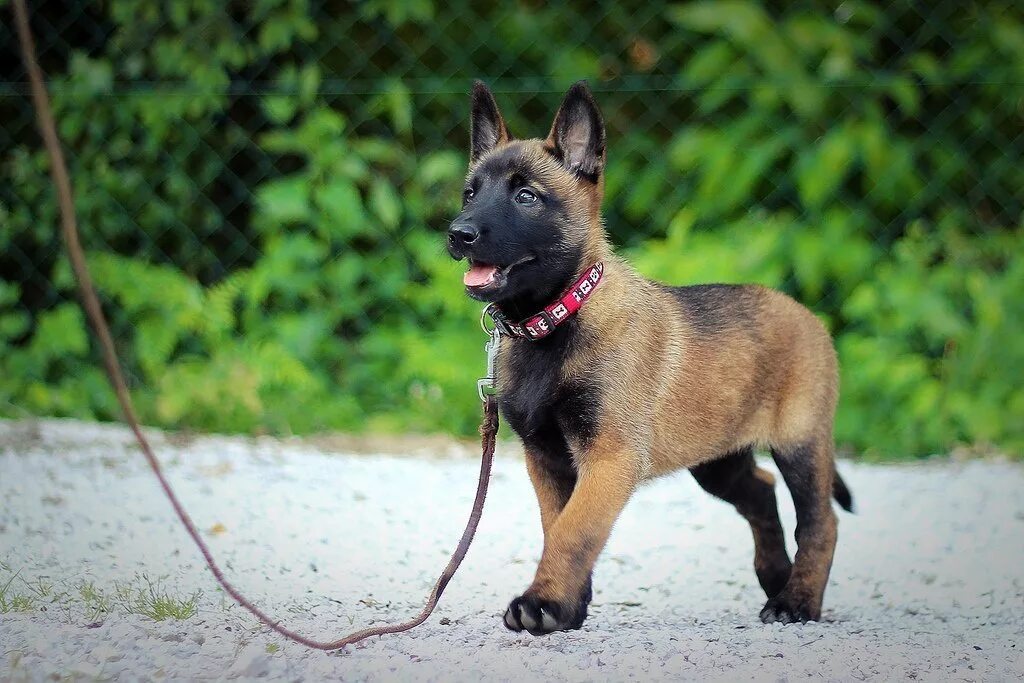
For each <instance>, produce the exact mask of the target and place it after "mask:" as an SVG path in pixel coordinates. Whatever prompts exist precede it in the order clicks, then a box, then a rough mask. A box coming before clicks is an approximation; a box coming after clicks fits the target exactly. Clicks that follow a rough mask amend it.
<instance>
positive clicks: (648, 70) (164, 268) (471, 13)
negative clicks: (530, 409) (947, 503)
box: [0, 0, 1024, 456]
mask: <svg viewBox="0 0 1024 683" xmlns="http://www.w3.org/2000/svg"><path fill="white" fill-rule="evenodd" d="M31 4H32V8H31V11H32V13H33V14H32V24H33V29H34V31H35V33H36V37H37V41H38V43H39V45H38V49H39V52H40V61H41V64H42V66H43V68H44V70H45V71H46V72H47V74H48V76H49V78H50V81H51V82H50V88H51V94H52V96H53V99H54V103H55V109H56V114H57V116H58V119H59V123H60V129H61V135H62V137H63V141H64V144H65V147H66V150H67V153H68V157H69V163H70V165H71V170H72V174H73V178H74V185H75V191H76V206H77V210H78V212H79V219H80V224H81V229H82V231H83V233H84V240H85V246H86V248H87V249H88V251H89V258H90V264H91V266H92V268H93V269H94V271H95V276H96V279H97V284H98V285H99V287H100V290H101V296H102V297H103V298H104V302H105V305H106V306H107V311H108V314H109V315H110V317H111V318H112V322H113V324H114V328H115V332H116V334H117V337H118V344H119V346H120V351H121V353H122V356H123V358H124V359H125V361H126V364H127V365H128V370H129V374H130V376H131V377H132V380H133V391H134V393H135V398H136V400H137V401H138V402H139V404H140V411H141V413H142V416H143V417H144V419H145V420H147V421H148V422H149V423H152V424H157V425H162V426H167V427H172V428H194V429H212V430H220V431H244V432H256V433H260V432H272V433H293V432H300V433H303V432H311V431H320V430H335V429H341V430H361V429H370V430H374V431H403V432H408V431H412V432H455V433H463V434H468V433H471V432H472V431H473V430H474V428H475V422H476V418H477V406H476V404H475V394H474V378H475V376H476V375H477V374H478V369H477V367H476V366H477V365H478V363H477V362H476V361H477V360H478V356H479V351H478V348H477V347H478V346H479V344H480V342H481V341H482V340H481V339H480V338H478V336H477V335H476V332H475V329H476V328H475V318H476V315H477V309H476V306H475V305H474V304H473V303H472V302H470V301H468V300H467V299H466V298H465V297H464V296H463V294H462V288H461V284H460V272H461V268H460V266H459V265H458V264H453V263H450V262H449V261H448V259H447V257H446V256H445V254H444V252H443V239H442V233H443V230H444V229H445V228H446V226H447V222H448V220H449V219H450V218H451V217H452V216H453V215H454V213H455V212H456V210H457V207H458V196H459V194H460V191H461V178H462V175H463V173H464V171H465V162H466V159H465V156H466V155H465V149H466V146H467V135H468V131H467V129H468V120H467V117H468V91H469V87H470V84H471V82H472V79H474V78H481V79H483V80H485V81H486V82H488V83H489V85H490V86H491V87H492V89H493V90H494V91H495V92H496V94H497V97H498V100H499V104H500V105H501V107H502V109H503V112H504V114H505V116H506V118H507V119H508V121H509V124H510V128H511V129H512V131H513V133H514V134H516V135H517V136H532V135H539V136H542V135H544V134H546V132H547V129H548V127H549V125H550V120H551V117H552V115H553V113H554V111H555V108H556V107H557V104H558V101H559V99H560V97H561V94H562V93H563V92H564V90H565V88H566V87H567V86H568V85H569V84H570V83H572V82H573V81H575V80H578V79H580V78H586V79H588V80H589V82H590V85H591V87H592V89H593V90H594V91H595V94H596V97H597V99H598V101H599V103H600V105H601V107H602V110H603V112H604V115H605V118H606V123H607V126H608V134H609V145H610V146H609V168H608V172H607V199H606V213H605V217H606V224H607V228H608V231H609V233H610V235H611V237H612V239H613V240H614V242H615V243H616V244H617V245H619V246H620V248H622V249H623V250H624V251H625V252H626V253H627V255H628V256H629V257H630V259H631V260H632V261H633V262H634V263H636V264H637V266H638V267H639V268H640V269H641V271H642V272H644V274H646V275H648V276H651V277H655V278H658V279H662V280H665V281H668V282H671V283H675V284H685V283H690V282H707V281H757V282H762V283H764V284H767V285H770V286H775V287H779V288H782V289H784V290H785V291H787V292H789V293H790V294H792V295H794V296H795V297H797V298H798V299H799V300H801V301H803V302H804V303H806V304H808V305H809V306H811V307H812V308H814V310H815V311H816V312H818V313H819V314H820V315H821V316H822V317H823V319H824V320H826V322H827V323H828V325H829V326H830V328H831V329H832V331H833V333H834V334H835V335H836V339H837V347H838V349H839V352H840V357H841V361H842V363H843V368H844V371H843V387H844V390H843V401H842V404H841V408H840V416H839V423H838V425H837V432H838V437H839V440H840V441H841V442H842V443H844V444H848V445H850V446H852V447H853V449H854V450H855V452H858V453H869V454H877V455H888V456H906V455H916V454H924V453H929V452H935V451H938V450H943V451H944V450H947V449H949V448H951V447H953V446H954V445H956V444H970V445H979V444H980V445H989V446H996V447H1000V448H1002V449H1004V450H1009V451H1011V452H1016V451H1017V450H1018V449H1019V448H1020V446H1021V444H1022V443H1024V434H1022V428H1021V426H1020V425H1019V424H1016V422H1015V421H1014V420H1013V419H1011V418H1010V417H1009V415H1011V414H1016V415H1020V414H1022V413H1024V393H1022V391H1021V389H1020V388H1018V387H1017V386H1014V384H1015V383H1014V382H1013V380H1012V378H1013V376H1014V375H1013V374H1012V373H1016V377H1019V376H1020V373H1021V372H1022V371H1024V351H1022V350H1021V348H1022V347H1024V335H1022V334H1021V320H1022V319H1024V310H1022V306H1021V303H1020V302H1021V299H1022V296H1021V295H1024V291H1022V289H1024V286H1022V283H1024V272H1022V268H1024V266H1022V264H1021V261H1020V258H1019V254H1020V252H1021V249H1022V247H1024V240H1022V238H1021V223H1022V215H1024V203H1022V202H1024V193H1022V191H1021V188H1022V187H1024V166H1022V164H1021V160H1022V152H1024V136H1022V121H1024V16H1022V11H1021V9H1020V7H1019V5H1018V4H1017V3H1014V2H1005V3H999V2H974V3H970V2H968V3H963V2H952V1H943V0H940V1H939V2H934V3H920V2H910V1H909V0H894V1H893V2H889V3H882V4H879V3H867V2H845V1H844V2H833V3H819V2H814V3H805V2H797V3H757V2H745V1H743V0H729V1H723V2H710V1H705V2H689V3H679V4H664V3H659V2H642V3H641V2H624V3H614V4H608V5H606V6H600V7H597V6H593V5H592V4H589V3H564V4H547V3H542V2H533V1H526V0H524V1H520V2H514V3H497V4H494V5H485V4H481V3H470V2H459V1H454V2H449V3H439V2H435V1H434V0H413V1H412V2H397V1H395V0H365V1H360V2H332V1H324V2H320V1H319V0H308V1H307V0H262V1H258V2H253V3H234V2H226V3H220V2H209V1H204V0H168V2H164V3H153V2H145V1H141V0H105V1H104V2H95V3H84V2H73V1H64V2H62V1H55V0H49V1H40V2H34V3H31ZM0 11H3V12H9V11H10V8H9V7H8V6H7V4H6V3H5V2H0ZM17 50H18V46H17V42H16V38H15V36H14V32H13V29H12V25H11V22H10V21H8V20H7V19H5V20H4V22H3V24H2V28H0V64H2V65H3V71H2V73H3V74H4V76H3V81H2V82H0V178H2V182H0V223H2V226H3V227H2V230H0V414H2V415H6V416H8V417H20V416H24V415H26V414H34V415H55V416H74V417H83V418H100V419H112V418H115V417H116V407H115V405H114V403H113V399H112V397H110V395H109V392H108V391H107V389H106V388H105V386H104V379H103V375H102V371H101V369H100V366H99V363H98V355H97V353H96V352H95V350H94V349H93V348H92V346H91V342H90V340H89V339H88V337H87V336H86V332H85V329H84V327H83V321H82V318H81V315H80V313H79V312H78V311H77V309H76V308H75V293H74V290H73V284H72V281H71V279H70V276H69V271H68V267H67V264H66V262H65V259H64V256H63V254H62V252H61V249H60V244H59V240H58V236H57V230H56V225H57V216H56V205H55V201H54V196H53V191H52V188H51V187H50V184H49V180H48V177H47V175H46V174H47V165H46V161H45V156H44V154H43V152H42V149H41V146H40V142H39V139H38V136H37V134H36V132H35V128H34V119H33V112H32V109H31V103H30V101H29V97H28V86H27V83H26V82H25V74H24V71H23V69H22V66H21V64H20V62H19V59H18V51H17ZM1014 411H1016V412H1014Z"/></svg>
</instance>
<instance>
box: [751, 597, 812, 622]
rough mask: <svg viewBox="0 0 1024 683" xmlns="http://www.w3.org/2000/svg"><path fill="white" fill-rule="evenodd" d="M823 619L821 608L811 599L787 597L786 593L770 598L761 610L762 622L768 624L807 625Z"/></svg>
mask: <svg viewBox="0 0 1024 683" xmlns="http://www.w3.org/2000/svg"><path fill="white" fill-rule="evenodd" d="M820 619H821V606H820V605H817V604H815V603H814V601H812V600H809V599H804V598H800V597H797V596H793V595H787V593H786V591H783V592H782V593H779V594H778V595H777V596H775V597H774V598H770V599H769V600H768V602H766V603H765V605H764V609H762V610H761V621H763V622H764V623H766V624H771V623H774V622H776V621H777V622H779V623H782V624H795V623H797V622H799V623H801V624H806V623H807V622H808V621H819V620H820Z"/></svg>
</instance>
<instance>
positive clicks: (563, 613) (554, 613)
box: [504, 595, 587, 636]
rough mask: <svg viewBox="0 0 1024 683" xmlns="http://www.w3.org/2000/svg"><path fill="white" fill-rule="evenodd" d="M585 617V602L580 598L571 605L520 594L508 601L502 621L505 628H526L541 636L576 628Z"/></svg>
mask: <svg viewBox="0 0 1024 683" xmlns="http://www.w3.org/2000/svg"><path fill="white" fill-rule="evenodd" d="M586 618H587V604H586V602H584V601H582V600H581V601H580V602H578V603H577V604H575V605H572V604H565V603H559V602H554V601H552V600H544V599H543V598H538V597H535V596H532V595H521V596H519V597H518V598H516V599H515V600H513V601H512V602H511V603H509V606H508V609H507V610H505V617H504V622H505V626H506V628H509V629H511V630H513V631H516V632H519V631H523V630H526V631H529V632H530V634H531V635H535V636H542V635H544V634H545V633H551V632H552V631H568V630H571V629H577V628H579V627H580V626H582V625H583V620H584V619H586Z"/></svg>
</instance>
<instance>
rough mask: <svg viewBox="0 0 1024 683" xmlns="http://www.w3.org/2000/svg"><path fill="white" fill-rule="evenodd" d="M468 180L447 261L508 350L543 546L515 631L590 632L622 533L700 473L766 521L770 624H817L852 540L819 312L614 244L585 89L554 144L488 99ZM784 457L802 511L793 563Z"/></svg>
mask: <svg viewBox="0 0 1024 683" xmlns="http://www.w3.org/2000/svg"><path fill="white" fill-rule="evenodd" d="M471 107H472V110H471V121H470V154H469V157H470V158H469V171H468V174H467V176H466V183H465V190H464V192H463V196H462V211H461V212H460V213H459V214H458V216H457V217H456V218H455V219H454V220H453V221H452V222H451V225H450V227H449V230H448V233H447V249H448V252H449V254H450V255H451V256H452V257H453V258H454V259H457V260H461V259H467V260H468V263H469V270H468V271H467V272H466V274H465V275H464V278H463V284H464V286H465V290H466V292H467V293H468V294H469V296H471V297H473V298H474V299H477V300H479V301H482V302H487V303H488V304H489V305H490V306H489V310H490V311H491V312H492V316H493V317H494V320H495V324H496V325H498V326H499V329H500V331H501V333H502V336H503V340H502V342H501V346H500V351H499V353H498V359H497V379H496V393H497V400H498V406H499V408H500V411H501V414H502V415H503V417H504V418H505V420H507V422H508V423H509V425H510V426H511V428H512V429H513V430H514V431H515V433H516V434H517V436H518V437H519V438H520V439H521V440H522V443H523V448H524V451H525V456H526V468H527V472H528V474H529V477H530V480H531V482H532V484H533V488H534V490H535V491H536V494H537V502H538V503H539V505H540V518H541V526H542V529H543V533H544V549H543V554H542V556H541V560H540V563H539V565H538V567H537V571H536V575H535V577H534V579H533V582H532V583H531V584H530V586H529V587H528V588H527V589H526V590H525V591H524V592H523V593H522V595H520V596H519V597H517V598H515V599H513V600H512V602H511V604H509V606H508V608H507V610H506V611H505V613H504V618H503V621H504V624H505V626H507V627H508V628H509V629H512V630H513V631H522V630H526V631H528V632H529V633H531V634H533V635H541V634H546V633H550V632H553V631H558V630H569V629H577V628H580V627H581V626H582V624H583V622H584V620H585V619H586V617H587V607H588V605H589V603H590V601H591V598H592V583H591V575H592V571H593V568H594V563H595V561H596V560H597V557H598V555H599V554H600V552H601V550H602V549H603V547H604V545H605V543H606V541H607V540H608V536H609V534H610V533H611V530H612V525H613V524H614V523H615V520H616V518H617V517H618V515H619V513H620V512H621V511H622V509H623V507H624V506H625V505H626V502H627V501H628V500H629V498H630V495H631V494H632V493H633V491H634V490H635V489H636V488H637V486H638V485H640V484H641V483H642V482H643V481H645V480H647V479H650V478H653V477H658V476H660V475H663V474H667V473H669V472H672V471H675V470H679V469H683V468H685V469H688V470H689V471H690V472H691V473H692V474H693V476H694V477H695V478H696V480H697V483H698V484H699V485H700V486H701V487H702V488H703V489H705V490H706V491H707V492H708V493H710V494H712V495H713V496H716V497H718V498H720V499H722V500H724V501H726V502H728V503H731V504H732V505H733V506H734V507H735V508H736V510H737V511H738V512H739V513H740V514H741V515H742V516H743V517H744V518H746V520H747V521H748V522H749V523H750V528H751V530H752V531H753V537H754V571H755V573H756V574H757V578H758V581H759V582H760V584H761V587H762V588H763V589H764V592H765V593H766V594H767V596H768V600H767V602H766V603H765V605H764V608H763V609H762V610H761V612H760V618H761V620H762V621H764V622H765V623H771V622H782V623H791V622H801V623H805V622H807V621H812V620H813V621H817V620H819V619H820V618H821V604H822V598H823V595H824V593H825V585H826V583H827V581H828V575H829V571H830V569H831V566H832V556H833V553H834V550H835V544H836V535H837V518H836V514H835V512H834V511H833V509H832V504H831V499H832V498H833V497H834V498H835V499H836V500H837V502H838V503H839V505H840V506H842V507H843V508H844V509H846V510H852V499H851V495H850V492H849V490H848V489H847V487H846V485H845V484H844V483H843V481H842V479H840V478H839V476H838V473H837V472H836V468H835V460H834V442H833V436H832V430H833V421H834V413H835V407H836V400H837V398H838V383H839V382H838V369H837V368H838V364H837V360H836V354H835V351H834V348H833V345H832V339H831V336H830V335H829V333H828V332H827V331H826V329H825V327H824V326H823V325H822V324H821V323H820V322H819V321H818V319H817V318H816V317H815V316H814V314H812V313H811V312H810V311H809V310H808V309H807V308H805V307H803V306H802V305H800V304H799V303H797V302H796V301H794V300H793V299H791V298H790V297H788V296H786V295H785V294H782V293H781V292H777V291H774V290H771V289H768V288H765V287H761V286H757V285H726V284H711V285H697V286H690V287H672V286H668V285H664V284H660V283H657V282H652V281H650V280H647V279H645V278H643V277H642V276H641V275H639V274H638V273H637V272H636V271H635V270H633V269H632V268H631V267H630V266H629V265H628V264H627V263H626V262H624V261H623V260H622V259H621V258H619V257H617V256H616V255H615V254H614V253H613V250H612V247H611V245H610V244H609V241H608V238H607V237H606V234H605V231H604V228H603V224H602V218H601V201H602V197H603V193H604V173H605V162H606V142H607V141H606V133H605V128H604V122H603V119H602V116H601V113H600V111H599V110H598V107H597V104H596V103H595V101H594V98H593V96H592V95H591V93H590V90H589V89H588V87H587V85H586V83H585V82H582V81H581V82H579V83H576V84H575V85H573V86H572V87H571V88H570V89H569V90H568V92H567V93H566V94H565V96H564V98H563V100H562V103H561V106H560V107H559V109H558V112H557V114H556V115H555V118H554V122H553V124H552V126H551V130H550V132H549V133H548V136H547V137H546V138H544V139H516V138H514V137H513V136H512V134H511V133H510V132H509V129H508V127H507V125H506V123H505V120H504V119H503V118H502V115H501V112H500V111H499V109H498V105H497V103H496V102H495V99H494V96H493V95H492V93H491V91H490V90H489V89H488V88H487V86H486V85H484V84H483V83H481V82H477V83H475V85H474V87H473V92H472V96H471ZM755 448H767V449H770V451H771V454H772V457H773V458H774V461H775V463H776V465H777V466H778V468H779V471H780V472H781V474H782V477H783V479H784V480H785V483H786V485H787V486H788V487H789V490H790V493H791V494H792V496H793V503H794V506H795V509H796V517H797V526H796V541H797V546H798V547H797V551H796V555H795V559H794V561H792V562H791V561H790V558H789V554H788V552H787V550H786V541H785V536H784V533H783V528H782V524H781V522H780V520H779V513H778V507H777V505H776V499H775V491H774V484H775V481H774V478H773V476H772V475H771V474H770V473H769V472H767V471H765V470H763V469H761V468H759V467H758V466H757V464H756V463H755V460H754V449H755Z"/></svg>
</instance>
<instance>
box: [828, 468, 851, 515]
mask: <svg viewBox="0 0 1024 683" xmlns="http://www.w3.org/2000/svg"><path fill="white" fill-rule="evenodd" d="M832 497H833V498H835V499H836V502H837V503H839V507H841V508H843V509H844V510H846V511H847V512H853V495H852V494H851V493H850V489H848V488H847V487H846V482H845V481H843V478H842V477H840V476H839V471H838V470H837V471H836V476H835V479H834V480H833V482H832Z"/></svg>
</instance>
